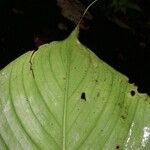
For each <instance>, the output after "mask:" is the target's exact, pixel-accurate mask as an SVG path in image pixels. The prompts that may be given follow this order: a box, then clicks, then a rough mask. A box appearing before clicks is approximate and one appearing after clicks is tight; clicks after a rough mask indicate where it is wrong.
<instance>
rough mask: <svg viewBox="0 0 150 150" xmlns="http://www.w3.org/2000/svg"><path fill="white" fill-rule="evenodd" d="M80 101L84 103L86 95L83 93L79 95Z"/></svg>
mask: <svg viewBox="0 0 150 150" xmlns="http://www.w3.org/2000/svg"><path fill="white" fill-rule="evenodd" d="M81 100H84V101H86V94H85V92H82V93H81Z"/></svg>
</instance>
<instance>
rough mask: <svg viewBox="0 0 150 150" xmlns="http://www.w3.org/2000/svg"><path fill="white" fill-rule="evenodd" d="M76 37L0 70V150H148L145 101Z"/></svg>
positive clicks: (149, 117)
mask: <svg viewBox="0 0 150 150" xmlns="http://www.w3.org/2000/svg"><path fill="white" fill-rule="evenodd" d="M77 34H78V30H77V29H76V30H75V31H73V32H72V34H71V35H70V36H69V37H68V38H67V39H65V40H64V41H59V42H52V43H50V44H45V45H43V46H41V47H40V48H39V50H38V51H36V52H35V53H33V52H31V51H29V52H27V53H26V54H24V55H22V56H21V57H19V58H18V59H16V60H15V61H13V62H12V63H10V64H9V65H8V66H7V67H5V68H4V69H3V70H1V72H0V149H2V150H5V149H11V150H17V149H18V150H21V149H28V150H31V149H32V150H33V149H35V150H36V149H42V150H50V149H52V150H57V149H58V150H60V149H63V150H67V149H70V150H86V149H90V150H99V149H101V150H102V149H103V150H113V149H128V150H131V149H132V150H137V149H142V150H148V149H150V98H149V97H148V96H147V95H146V94H139V93H138V91H137V87H135V86H134V85H132V84H129V83H128V79H127V77H125V76H124V75H122V74H120V73H119V72H117V71H116V70H114V69H113V68H112V67H110V66H109V65H107V64H106V63H104V62H103V61H102V60H101V59H99V58H98V57H97V56H96V55H95V54H94V53H93V52H91V51H90V50H89V49H88V48H86V47H85V46H83V45H82V44H81V43H80V42H79V41H78V39H77Z"/></svg>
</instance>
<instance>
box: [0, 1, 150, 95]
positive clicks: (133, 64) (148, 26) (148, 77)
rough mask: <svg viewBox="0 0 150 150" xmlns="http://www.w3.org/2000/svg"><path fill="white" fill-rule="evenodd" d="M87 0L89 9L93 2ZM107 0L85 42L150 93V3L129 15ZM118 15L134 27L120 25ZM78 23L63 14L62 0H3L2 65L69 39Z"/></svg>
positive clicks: (84, 36)
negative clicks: (60, 5) (116, 20)
mask: <svg viewBox="0 0 150 150" xmlns="http://www.w3.org/2000/svg"><path fill="white" fill-rule="evenodd" d="M72 1H73V0H72ZM81 1H82V3H83V4H84V5H85V7H86V6H88V4H89V3H90V2H91V0H87V1H83V0H81ZM113 1H115V0H113ZM107 2H108V3H106V2H104V1H99V2H97V3H96V4H95V5H93V6H92V7H91V8H90V13H91V14H92V16H93V19H92V20H90V21H89V22H88V24H87V26H88V29H81V32H80V41H81V42H82V43H84V44H85V45H86V46H87V47H89V48H90V49H91V50H92V51H93V52H94V53H96V54H97V55H98V56H99V57H100V58H101V59H103V60H104V61H106V62H107V63H108V64H109V65H111V66H112V67H114V68H115V69H116V70H118V71H120V72H121V73H123V74H125V75H127V76H128V77H129V78H130V82H131V83H135V84H136V85H138V90H139V91H140V92H144V93H145V92H147V93H148V94H150V14H149V9H150V2H149V0H138V1H137V3H138V5H139V6H140V8H141V10H142V11H136V10H133V9H126V12H124V13H123V12H122V10H121V9H120V8H119V7H120V6H117V7H116V6H115V7H116V8H119V9H118V10H115V8H114V6H113V7H111V6H110V4H112V1H110V0H108V1H107ZM108 6H109V7H108ZM114 16H115V17H117V18H119V19H120V20H121V21H124V22H125V23H126V24H127V25H129V26H130V27H131V28H126V27H123V26H122V25H121V24H120V25H118V24H117V23H116V22H115V21H114V19H113V17H114ZM75 26H76V25H75V23H74V21H70V20H69V19H67V18H65V17H64V16H63V15H62V14H61V10H60V8H59V7H58V6H57V2H56V0H12V1H11V2H9V1H7V0H1V2H0V69H2V68H3V67H5V66H6V65H7V64H8V63H10V62H11V61H12V60H14V59H15V58H17V57H18V56H20V55H21V54H23V53H25V52H27V51H29V50H33V49H34V50H35V49H38V46H39V45H41V44H44V43H49V42H51V41H54V40H62V39H64V38H65V37H67V36H68V35H69V33H70V32H71V31H72V30H73V29H74V28H75Z"/></svg>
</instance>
